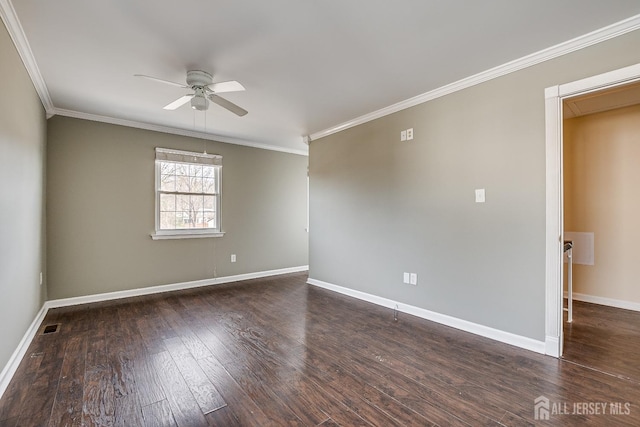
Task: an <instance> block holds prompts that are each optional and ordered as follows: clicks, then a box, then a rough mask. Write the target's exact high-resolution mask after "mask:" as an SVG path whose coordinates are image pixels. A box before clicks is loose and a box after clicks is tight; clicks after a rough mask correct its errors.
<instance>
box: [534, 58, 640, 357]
mask: <svg viewBox="0 0 640 427" xmlns="http://www.w3.org/2000/svg"><path fill="white" fill-rule="evenodd" d="M634 81H640V64H635V65H630V66H628V67H624V68H620V69H618V70H613V71H609V72H607V73H603V74H598V75H596V76H592V77H587V78H584V79H580V80H576V81H574V82H569V83H565V84H562V85H559V86H553V87H549V88H547V89H545V128H546V129H545V133H546V142H545V147H546V154H545V156H546V263H545V268H546V278H545V291H546V303H545V304H546V307H545V335H546V336H547V341H548V342H551V341H549V337H551V338H552V339H553V342H555V340H557V346H558V349H557V351H555V352H553V353H557V354H558V355H561V354H562V343H563V340H562V326H563V322H562V319H563V314H562V298H561V296H562V277H563V276H562V271H563V268H564V265H563V262H562V248H561V246H562V240H563V225H562V224H563V206H562V200H563V195H562V121H563V115H562V114H563V112H562V108H561V107H562V102H563V101H564V100H565V99H567V98H571V97H574V96H579V95H583V94H586V93H592V92H595V91H598V90H602V89H608V88H611V87H616V86H620V85H623V84H627V83H631V82H634ZM574 295H575V294H574ZM550 345H551V344H550ZM547 354H552V353H550V352H547Z"/></svg>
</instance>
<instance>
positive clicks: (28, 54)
mask: <svg viewBox="0 0 640 427" xmlns="http://www.w3.org/2000/svg"><path fill="white" fill-rule="evenodd" d="M0 17H2V22H4V25H5V27H7V31H8V32H9V36H10V37H11V40H13V44H14V45H15V46H16V50H17V51H18V55H20V59H22V63H23V64H24V66H25V68H26V69H27V73H28V74H29V77H31V81H32V82H33V86H34V88H35V89H36V92H37V94H38V96H39V97H40V101H41V102H42V106H43V107H44V109H45V112H46V113H47V117H51V116H52V115H53V113H52V111H53V108H54V107H53V102H52V101H51V96H50V95H49V90H48V89H47V85H46V84H45V82H44V79H43V78H42V74H41V73H40V69H39V68H38V64H37V63H36V60H35V57H34V56H33V52H32V51H31V46H29V41H28V40H27V36H26V35H25V33H24V31H23V29H22V25H20V21H19V20H18V15H17V14H16V10H15V9H14V8H13V5H12V4H11V1H10V0H0Z"/></svg>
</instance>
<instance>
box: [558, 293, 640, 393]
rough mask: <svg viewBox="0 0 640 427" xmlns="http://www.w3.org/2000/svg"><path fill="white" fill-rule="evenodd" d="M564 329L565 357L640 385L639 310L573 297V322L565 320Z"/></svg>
mask: <svg viewBox="0 0 640 427" xmlns="http://www.w3.org/2000/svg"><path fill="white" fill-rule="evenodd" d="M565 319H566V314H565ZM564 333H565V341H564V354H563V358H564V359H565V360H567V361H570V362H573V363H577V364H580V365H583V366H587V367H590V368H592V369H596V370H599V371H601V372H606V373H609V374H611V375H615V376H618V377H620V378H623V379H627V380H629V381H632V382H635V383H637V384H638V386H639V387H640V313H639V312H637V311H630V310H622V309H619V308H613V307H607V306H604V305H598V304H589V303H586V302H580V301H574V303H573V322H572V323H567V322H565V324H564Z"/></svg>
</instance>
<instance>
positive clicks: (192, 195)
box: [156, 148, 222, 234]
mask: <svg viewBox="0 0 640 427" xmlns="http://www.w3.org/2000/svg"><path fill="white" fill-rule="evenodd" d="M221 169H222V157H221V156H218V155H212V154H204V153H193V152H187V151H178V150H168V149H163V148H156V234H167V233H169V234H193V233H206V232H213V233H216V232H220V175H221Z"/></svg>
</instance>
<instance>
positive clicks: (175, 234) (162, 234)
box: [151, 147, 224, 240]
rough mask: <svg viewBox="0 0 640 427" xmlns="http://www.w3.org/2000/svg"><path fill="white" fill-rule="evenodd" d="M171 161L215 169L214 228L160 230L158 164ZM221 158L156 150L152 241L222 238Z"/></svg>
mask: <svg viewBox="0 0 640 427" xmlns="http://www.w3.org/2000/svg"><path fill="white" fill-rule="evenodd" d="M162 161H173V162H177V163H187V164H208V165H214V166H215V167H216V183H217V192H216V196H217V197H216V225H217V227H216V228H194V229H171V230H161V229H160V194H161V190H160V182H161V181H160V163H161V162H162ZM223 235H224V232H223V231H222V156H219V155H217V154H207V153H196V152H192V151H181V150H172V149H168V148H160V147H157V148H156V159H155V232H154V233H152V234H151V238H152V239H153V240H163V239H194V238H205V237H222V236H223Z"/></svg>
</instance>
